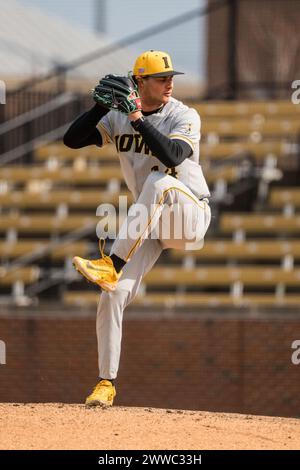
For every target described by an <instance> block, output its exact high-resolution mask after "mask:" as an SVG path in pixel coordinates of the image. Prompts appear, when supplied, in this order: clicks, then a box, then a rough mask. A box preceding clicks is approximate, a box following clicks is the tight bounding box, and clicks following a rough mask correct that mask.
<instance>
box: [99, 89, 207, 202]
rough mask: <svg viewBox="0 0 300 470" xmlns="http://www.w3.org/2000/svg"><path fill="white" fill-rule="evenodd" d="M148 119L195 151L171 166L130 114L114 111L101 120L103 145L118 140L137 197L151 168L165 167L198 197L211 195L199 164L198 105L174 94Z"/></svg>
mask: <svg viewBox="0 0 300 470" xmlns="http://www.w3.org/2000/svg"><path fill="white" fill-rule="evenodd" d="M145 119H146V120H147V121H148V122H150V123H151V124H153V126H154V127H155V128H156V129H157V130H158V131H160V132H161V133H162V134H164V135H166V136H168V137H169V138H170V139H179V140H183V141H184V142H187V143H188V144H189V145H190V146H191V148H192V150H193V153H192V155H191V156H190V157H189V158H186V159H185V160H184V161H183V162H182V163H181V164H180V165H178V166H176V167H174V168H167V167H166V166H165V165H164V164H163V163H161V162H160V160H158V158H156V157H155V156H154V155H153V154H152V153H151V151H150V149H149V147H148V146H147V145H146V143H145V142H144V140H143V137H142V136H141V135H140V134H139V132H138V131H135V130H134V129H133V127H132V125H131V123H130V121H129V119H128V117H127V116H126V115H125V114H123V113H120V112H116V111H110V112H109V113H107V114H106V115H105V116H104V117H103V118H102V119H101V121H100V122H99V123H98V126H97V128H98V130H99V131H100V133H101V136H102V140H103V145H106V144H108V143H114V144H115V146H116V149H117V152H118V154H119V157H120V164H121V168H122V172H123V175H124V179H125V182H126V184H127V186H128V188H129V190H130V191H131V192H132V194H133V196H134V198H135V200H136V199H137V198H138V196H139V194H140V192H141V190H142V187H143V184H144V182H145V180H146V179H147V177H148V175H149V174H150V172H151V171H162V172H165V173H166V174H169V175H171V176H173V177H174V178H177V179H178V180H180V181H181V182H182V183H184V184H185V185H186V186H187V187H188V188H189V189H190V190H191V191H192V192H193V193H194V194H195V195H196V196H197V197H198V198H202V197H209V196H210V192H209V189H208V186H207V184H206V181H205V178H204V176H203V172H202V168H201V166H200V164H199V141H200V126H201V121H200V116H199V114H198V113H197V111H196V110H195V109H192V108H189V107H188V106H186V105H184V104H183V103H182V102H181V101H178V100H176V99H175V98H172V97H171V98H170V100H169V101H168V103H167V104H166V105H165V106H164V107H163V108H162V110H161V111H160V112H157V113H154V114H151V115H149V116H145Z"/></svg>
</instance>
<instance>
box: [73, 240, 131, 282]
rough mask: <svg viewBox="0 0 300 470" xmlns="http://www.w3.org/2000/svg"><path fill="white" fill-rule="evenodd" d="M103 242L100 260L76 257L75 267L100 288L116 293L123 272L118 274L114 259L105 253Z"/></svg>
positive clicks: (100, 246) (74, 259) (100, 244)
mask: <svg viewBox="0 0 300 470" xmlns="http://www.w3.org/2000/svg"><path fill="white" fill-rule="evenodd" d="M103 241H104V240H103ZM101 242H102V240H100V241H99V248H100V253H101V258H100V259H93V260H89V259H84V258H80V256H74V258H73V265H74V267H75V269H77V271H79V272H80V274H82V275H83V276H84V277H85V278H86V279H87V280H88V281H91V282H94V283H95V284H98V286H100V287H101V288H102V289H104V290H106V291H114V290H115V289H116V287H117V284H118V281H119V279H120V277H121V275H122V271H120V272H119V273H117V271H116V270H115V267H114V265H113V262H112V259H111V258H110V256H106V255H105V254H104V252H103V250H104V244H105V242H104V243H101Z"/></svg>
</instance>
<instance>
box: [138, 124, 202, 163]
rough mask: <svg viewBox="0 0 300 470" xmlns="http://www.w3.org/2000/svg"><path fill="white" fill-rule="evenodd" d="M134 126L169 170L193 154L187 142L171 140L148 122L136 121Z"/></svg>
mask: <svg viewBox="0 0 300 470" xmlns="http://www.w3.org/2000/svg"><path fill="white" fill-rule="evenodd" d="M131 124H132V123H131ZM132 126H133V127H134V128H135V129H136V130H138V132H139V133H140V134H141V135H142V136H143V139H144V141H145V142H146V144H147V145H148V147H149V149H150V150H151V152H152V153H153V154H154V155H155V156H156V157H157V158H158V159H159V160H160V161H161V162H162V163H163V164H164V165H165V166H166V167H168V168H172V167H175V166H177V165H180V163H182V162H183V161H184V160H185V159H186V158H188V157H190V156H191V155H192V153H193V150H192V148H191V146H190V145H189V144H188V143H187V142H184V141H183V140H180V139H169V137H167V136H165V135H163V134H162V133H161V132H159V131H158V130H157V129H155V127H154V126H152V124H150V122H148V121H146V120H143V121H142V120H138V122H137V121H135V123H134V124H132Z"/></svg>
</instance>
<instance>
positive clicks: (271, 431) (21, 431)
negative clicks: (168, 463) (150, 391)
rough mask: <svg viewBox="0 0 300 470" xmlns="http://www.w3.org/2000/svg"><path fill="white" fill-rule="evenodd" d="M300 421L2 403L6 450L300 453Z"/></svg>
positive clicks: (0, 433)
mask: <svg viewBox="0 0 300 470" xmlns="http://www.w3.org/2000/svg"><path fill="white" fill-rule="evenodd" d="M299 448H300V422H299V420H297V419H291V418H273V417H265V416H252V415H251V416H250V415H240V414H229V413H208V412H201V411H181V410H164V409H155V408H125V407H118V406H115V407H113V408H109V409H101V408H86V407H85V406H84V405H67V404H60V403H50V404H49V403H45V404H17V403H3V404H0V449H95V450H118V449H119V450H132V449H136V450H147V449H159V450H164V449H174V450H183V449H187V450H192V449H196V450H206V449H299Z"/></svg>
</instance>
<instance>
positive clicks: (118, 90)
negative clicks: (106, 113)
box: [92, 74, 142, 115]
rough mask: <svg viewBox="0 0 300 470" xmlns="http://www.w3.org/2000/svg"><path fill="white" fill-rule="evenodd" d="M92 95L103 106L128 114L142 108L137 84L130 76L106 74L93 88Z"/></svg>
mask: <svg viewBox="0 0 300 470" xmlns="http://www.w3.org/2000/svg"><path fill="white" fill-rule="evenodd" d="M92 96H93V99H94V100H95V101H96V103H99V104H100V105H101V106H104V107H105V108H108V109H113V110H115V111H120V112H121V113H124V114H127V115H128V114H131V113H134V112H135V111H139V110H141V109H142V107H141V99H140V96H139V93H138V89H137V86H136V84H135V82H134V81H133V79H132V78H130V77H123V76H121V75H113V74H109V75H105V77H104V78H102V79H101V80H100V82H99V85H97V86H96V87H95V88H94V89H93V90H92Z"/></svg>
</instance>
